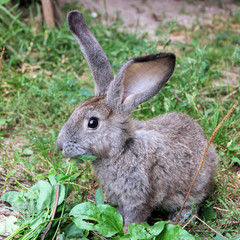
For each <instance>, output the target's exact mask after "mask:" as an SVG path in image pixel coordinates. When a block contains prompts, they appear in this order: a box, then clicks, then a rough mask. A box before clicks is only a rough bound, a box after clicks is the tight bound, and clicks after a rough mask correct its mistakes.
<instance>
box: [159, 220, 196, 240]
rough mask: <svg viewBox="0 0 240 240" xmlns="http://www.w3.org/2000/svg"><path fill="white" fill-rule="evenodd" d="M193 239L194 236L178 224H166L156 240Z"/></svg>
mask: <svg viewBox="0 0 240 240" xmlns="http://www.w3.org/2000/svg"><path fill="white" fill-rule="evenodd" d="M170 239H171V240H194V239H195V238H194V237H193V236H192V235H191V234H190V233H188V232H187V231H186V230H184V229H182V228H181V227H180V226H178V225H172V224H167V225H165V227H164V230H163V231H162V232H161V234H160V235H159V236H158V237H156V240H170Z"/></svg>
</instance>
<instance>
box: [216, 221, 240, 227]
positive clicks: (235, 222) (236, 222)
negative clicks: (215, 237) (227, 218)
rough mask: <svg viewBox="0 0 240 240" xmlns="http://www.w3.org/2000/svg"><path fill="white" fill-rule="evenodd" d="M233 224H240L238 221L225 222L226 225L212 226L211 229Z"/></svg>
mask: <svg viewBox="0 0 240 240" xmlns="http://www.w3.org/2000/svg"><path fill="white" fill-rule="evenodd" d="M233 224H240V221H232V222H227V223H222V224H219V225H216V226H212V228H217V227H222V226H226V225H233Z"/></svg>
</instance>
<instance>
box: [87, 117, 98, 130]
mask: <svg viewBox="0 0 240 240" xmlns="http://www.w3.org/2000/svg"><path fill="white" fill-rule="evenodd" d="M97 126H98V119H97V118H95V117H91V118H90V119H89V121H88V127H89V128H96V127H97Z"/></svg>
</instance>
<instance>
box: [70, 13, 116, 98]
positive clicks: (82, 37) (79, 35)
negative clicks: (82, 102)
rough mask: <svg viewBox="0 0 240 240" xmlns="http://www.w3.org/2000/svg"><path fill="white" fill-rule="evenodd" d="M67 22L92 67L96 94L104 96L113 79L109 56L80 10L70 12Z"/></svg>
mask: <svg viewBox="0 0 240 240" xmlns="http://www.w3.org/2000/svg"><path fill="white" fill-rule="evenodd" d="M67 23H68V26H69V29H70V30H71V32H72V34H73V36H74V37H75V38H76V40H77V41H78V43H79V45H80V48H81V50H82V53H83V55H84V57H85V59H86V60H87V62H88V65H89V67H90V69H91V72H92V76H93V79H94V81H95V95H96V96H103V95H104V94H106V90H107V88H108V85H109V83H110V82H111V81H112V80H113V72H112V68H111V65H110V63H109V61H108V58H107V56H106V54H105V53H104V51H103V49H102V48H101V46H100V45H99V43H98V41H97V40H96V38H95V37H94V36H93V34H92V33H91V31H90V30H89V28H88V27H87V25H86V22H85V20H84V18H83V16H82V14H81V13H80V12H79V11H71V12H69V13H68V15H67Z"/></svg>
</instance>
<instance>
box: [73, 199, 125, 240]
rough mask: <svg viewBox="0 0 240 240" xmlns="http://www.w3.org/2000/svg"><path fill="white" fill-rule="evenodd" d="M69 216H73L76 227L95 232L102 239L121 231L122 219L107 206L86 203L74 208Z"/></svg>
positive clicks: (113, 209) (114, 210) (115, 211)
mask: <svg viewBox="0 0 240 240" xmlns="http://www.w3.org/2000/svg"><path fill="white" fill-rule="evenodd" d="M70 215H73V216H74V217H75V218H74V219H73V221H74V223H75V224H76V225H77V227H79V228H82V229H87V230H95V231H97V232H98V233H99V234H101V235H102V236H104V237H111V236H113V235H114V234H116V233H119V232H121V231H122V227H123V219H122V216H121V214H120V213H119V212H118V211H117V210H116V209H115V208H113V207H111V206H109V205H104V204H101V205H97V206H95V205H94V204H93V203H91V202H86V203H82V204H79V205H77V206H75V207H74V208H73V209H72V210H71V212H70Z"/></svg>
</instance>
